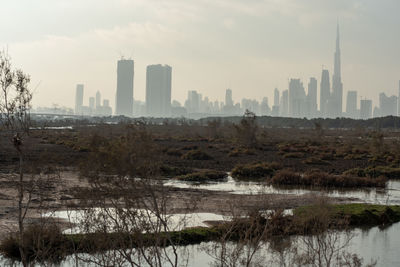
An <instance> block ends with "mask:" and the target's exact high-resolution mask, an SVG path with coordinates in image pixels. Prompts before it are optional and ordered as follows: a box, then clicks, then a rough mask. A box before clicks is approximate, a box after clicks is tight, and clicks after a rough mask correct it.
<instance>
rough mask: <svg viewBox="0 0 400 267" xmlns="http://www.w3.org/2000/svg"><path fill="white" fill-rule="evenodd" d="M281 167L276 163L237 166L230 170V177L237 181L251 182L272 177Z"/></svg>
mask: <svg viewBox="0 0 400 267" xmlns="http://www.w3.org/2000/svg"><path fill="white" fill-rule="evenodd" d="M281 168H282V166H281V165H280V164H278V163H275V162H272V163H266V162H264V163H253V164H246V165H238V166H236V167H235V168H234V169H233V170H232V177H233V178H235V179H238V180H252V179H256V180H259V179H263V178H269V177H272V176H273V175H274V174H275V172H276V170H279V169H281Z"/></svg>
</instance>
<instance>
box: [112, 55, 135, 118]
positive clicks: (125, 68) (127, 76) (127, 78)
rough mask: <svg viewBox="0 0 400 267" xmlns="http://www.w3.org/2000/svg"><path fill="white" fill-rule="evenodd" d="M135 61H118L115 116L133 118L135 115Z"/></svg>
mask: <svg viewBox="0 0 400 267" xmlns="http://www.w3.org/2000/svg"><path fill="white" fill-rule="evenodd" d="M133 64H134V63H133V60H130V59H121V60H118V66H117V93H116V97H115V114H116V115H124V116H128V117H130V116H132V114H133V75H134V66H133Z"/></svg>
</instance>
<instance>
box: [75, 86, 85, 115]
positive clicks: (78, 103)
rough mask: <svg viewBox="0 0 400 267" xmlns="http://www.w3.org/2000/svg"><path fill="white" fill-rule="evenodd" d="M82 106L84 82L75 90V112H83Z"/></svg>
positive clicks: (77, 113)
mask: <svg viewBox="0 0 400 267" xmlns="http://www.w3.org/2000/svg"><path fill="white" fill-rule="evenodd" d="M82 106H83V84H78V85H76V92H75V114H76V115H80V114H82Z"/></svg>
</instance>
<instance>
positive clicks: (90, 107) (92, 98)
mask: <svg viewBox="0 0 400 267" xmlns="http://www.w3.org/2000/svg"><path fill="white" fill-rule="evenodd" d="M94 103H95V99H94V97H89V109H90V113H91V114H93V113H94V111H95V109H94Z"/></svg>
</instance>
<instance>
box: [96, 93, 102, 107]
mask: <svg viewBox="0 0 400 267" xmlns="http://www.w3.org/2000/svg"><path fill="white" fill-rule="evenodd" d="M100 106H101V94H100V92H99V91H97V93H96V108H98V107H100Z"/></svg>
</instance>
